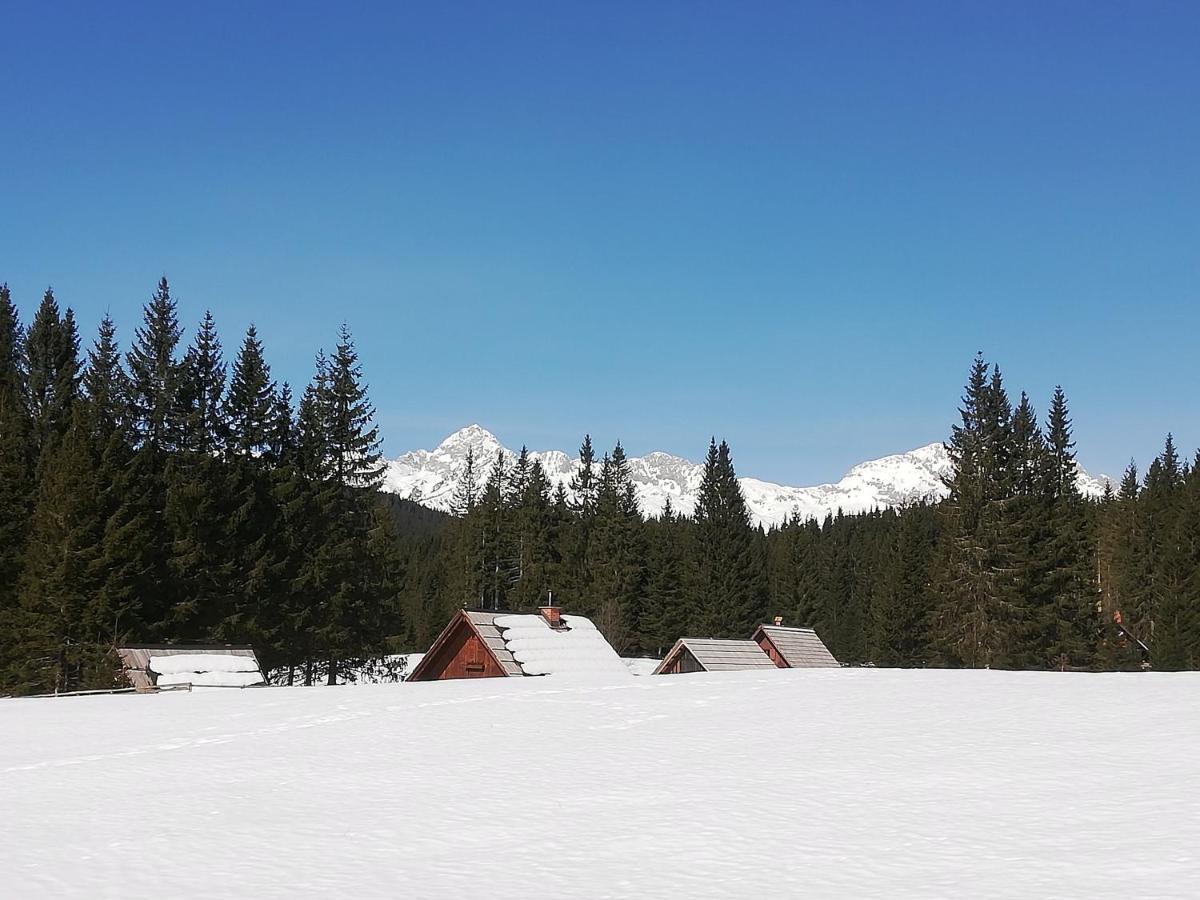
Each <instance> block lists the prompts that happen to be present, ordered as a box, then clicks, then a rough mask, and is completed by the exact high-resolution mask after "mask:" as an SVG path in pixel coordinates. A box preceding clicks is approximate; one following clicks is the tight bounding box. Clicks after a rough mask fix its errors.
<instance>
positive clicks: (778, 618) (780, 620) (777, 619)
mask: <svg viewBox="0 0 1200 900" xmlns="http://www.w3.org/2000/svg"><path fill="white" fill-rule="evenodd" d="M775 624H776V625H782V624H783V616H776V617H775Z"/></svg>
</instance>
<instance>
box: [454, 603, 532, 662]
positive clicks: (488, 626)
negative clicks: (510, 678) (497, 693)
mask: <svg viewBox="0 0 1200 900" xmlns="http://www.w3.org/2000/svg"><path fill="white" fill-rule="evenodd" d="M466 614H467V618H469V619H470V620H471V624H473V625H474V626H475V630H476V631H478V632H479V636H480V637H481V638H483V642H484V643H485V644H487V647H488V649H489V650H491V651H492V654H493V655H494V656H495V657H496V662H498V663H500V668H501V669H503V670H504V674H505V675H524V674H525V672H524V670H523V669H522V668H521V664H520V663H519V662H517V659H516V657H515V656H513V655H512V651H511V650H509V649H508V646H507V645H506V644H505V643H504V637H503V636H502V634H501V632H500V629H499V628H498V627H497V626H496V619H498V618H500V617H501V616H507V615H511V613H507V612H483V611H480V610H474V609H469V610H466Z"/></svg>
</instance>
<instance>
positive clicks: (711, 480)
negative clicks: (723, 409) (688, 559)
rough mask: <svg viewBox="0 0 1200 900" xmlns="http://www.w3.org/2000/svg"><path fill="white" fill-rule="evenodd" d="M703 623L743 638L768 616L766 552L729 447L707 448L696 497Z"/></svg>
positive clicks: (711, 630)
mask: <svg viewBox="0 0 1200 900" xmlns="http://www.w3.org/2000/svg"><path fill="white" fill-rule="evenodd" d="M695 532H696V553H697V559H696V569H695V572H696V584H695V595H696V598H697V602H698V605H699V610H698V612H699V616H700V620H699V624H700V631H701V633H702V634H704V635H706V636H711V637H745V636H747V635H749V633H750V632H751V631H752V630H753V628H754V626H755V624H757V623H758V622H760V621H761V620H762V618H763V617H764V616H765V615H766V604H767V585H766V553H765V547H764V546H763V545H762V535H760V534H759V533H758V532H757V531H756V530H755V529H754V528H752V527H751V525H750V513H749V511H748V510H747V508H746V499H745V497H744V496H743V494H742V489H741V485H740V484H739V483H738V481H737V476H736V474H735V473H734V469H733V459H732V456H731V454H730V452H729V445H728V444H726V443H725V442H724V441H722V442H721V444H720V446H718V445H717V443H716V440H715V439H714V440H713V441H712V442H711V443H710V444H709V448H708V458H707V460H706V462H705V466H704V476H703V479H702V480H701V482H700V492H699V497H698V498H697V501H696V515H695Z"/></svg>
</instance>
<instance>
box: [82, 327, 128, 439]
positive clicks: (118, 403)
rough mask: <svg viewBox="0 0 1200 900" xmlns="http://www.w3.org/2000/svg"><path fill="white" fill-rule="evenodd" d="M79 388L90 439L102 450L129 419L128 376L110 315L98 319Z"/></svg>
mask: <svg viewBox="0 0 1200 900" xmlns="http://www.w3.org/2000/svg"><path fill="white" fill-rule="evenodd" d="M83 391H84V395H85V396H86V398H87V411H88V420H89V424H90V425H91V429H92V440H93V441H94V443H95V445H96V447H97V448H98V452H101V453H102V452H103V450H104V448H105V447H106V446H107V445H108V442H109V440H110V439H111V438H112V436H113V434H114V433H117V432H120V431H123V430H124V429H125V428H127V427H128V425H129V421H130V409H129V377H128V376H127V375H126V374H125V369H124V367H123V366H122V365H121V352H120V349H119V348H118V346H117V329H116V325H115V324H114V323H113V320H112V318H111V317H110V316H107V315H106V316H105V317H104V318H103V319H102V320H101V322H100V329H99V333H98V334H97V336H96V340H95V343H94V344H93V345H92V348H91V350H89V351H88V363H87V368H86V369H85V370H84V373H83Z"/></svg>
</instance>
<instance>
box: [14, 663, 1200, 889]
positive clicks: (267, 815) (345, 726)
mask: <svg viewBox="0 0 1200 900" xmlns="http://www.w3.org/2000/svg"><path fill="white" fill-rule="evenodd" d="M1198 697H1200V676H1195V675H1186V674H1184V675H1169V674H1122V675H1072V674H1065V675H1064V674H1055V673H1047V674H1034V673H1000V672H938V671H918V672H898V671H889V670H869V669H859V670H850V669H844V670H811V671H768V672H765V673H764V672H738V673H727V674H723V675H685V676H665V677H652V678H633V677H622V678H619V679H616V680H612V681H609V682H607V683H602V682H596V681H592V682H572V681H570V680H567V679H564V678H540V679H535V678H525V679H515V678H514V679H495V680H488V681H473V682H463V681H460V682H442V683H433V684H392V685H376V686H358V687H347V688H329V689H325V690H320V691H314V690H304V689H302V688H293V689H287V688H261V689H249V690H242V691H239V690H213V689H210V690H208V691H204V690H197V691H195V692H193V693H171V694H161V695H157V696H128V695H126V696H106V697H93V698H69V699H66V698H64V699H55V700H9V701H0V738H2V743H0V747H2V748H3V749H2V750H0V885H2V886H3V887H2V888H0V894H3V896H6V897H22V898H23V897H38V896H41V897H55V898H58V897H122V898H127V897H137V896H145V897H171V898H181V897H187V898H222V900H228V898H232V897H247V898H261V897H280V898H282V897H342V896H354V897H357V898H366V897H389V898H391V897H401V898H461V897H468V896H487V897H493V898H525V900H528V898H563V897H580V898H582V897H588V898H600V897H634V898H638V900H645V898H657V897H666V896H681V897H689V898H707V897H714V898H715V897H734V898H740V897H751V896H772V897H800V896H804V897H854V898H863V897H887V898H904V897H921V898H929V897H1014V898H1017V897H1019V898H1027V897H1080V898H1098V897H1120V898H1123V900H1127V898H1134V897H1160V898H1161V897H1179V898H1183V897H1195V896H1197V894H1198V893H1200V752H1198V748H1200V711H1198V710H1200V706H1198V704H1197V698H1198Z"/></svg>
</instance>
